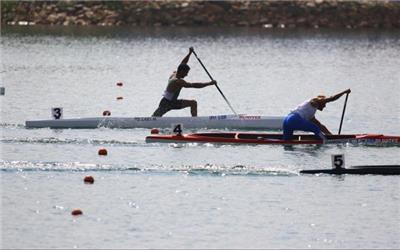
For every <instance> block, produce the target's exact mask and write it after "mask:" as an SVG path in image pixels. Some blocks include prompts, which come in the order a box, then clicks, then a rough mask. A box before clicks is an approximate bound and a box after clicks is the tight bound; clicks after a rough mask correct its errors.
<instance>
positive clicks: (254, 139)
mask: <svg viewBox="0 0 400 250" xmlns="http://www.w3.org/2000/svg"><path fill="white" fill-rule="evenodd" d="M146 142H148V143H151V142H161V143H223V144H267V145H268V144H269V145H297V144H306V145H319V144H323V142H322V141H321V140H319V139H317V138H316V137H315V136H314V135H311V134H298V135H295V136H294V139H293V140H286V141H285V140H282V134H267V133H197V134H186V135H150V136H147V137H146ZM325 143H327V144H337V143H365V144H373V145H381V144H382V145H400V136H387V135H377V134H349V135H329V136H327V141H326V142H325Z"/></svg>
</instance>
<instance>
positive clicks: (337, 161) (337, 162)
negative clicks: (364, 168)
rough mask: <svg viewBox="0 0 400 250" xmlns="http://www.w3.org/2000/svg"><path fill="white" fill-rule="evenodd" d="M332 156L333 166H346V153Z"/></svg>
mask: <svg viewBox="0 0 400 250" xmlns="http://www.w3.org/2000/svg"><path fill="white" fill-rule="evenodd" d="M331 158H332V168H333V169H335V168H344V167H345V164H344V155H331Z"/></svg>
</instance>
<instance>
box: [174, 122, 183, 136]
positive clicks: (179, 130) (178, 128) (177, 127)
mask: <svg viewBox="0 0 400 250" xmlns="http://www.w3.org/2000/svg"><path fill="white" fill-rule="evenodd" d="M174 133H175V134H177V135H181V134H182V125H181V124H177V125H175V127H174Z"/></svg>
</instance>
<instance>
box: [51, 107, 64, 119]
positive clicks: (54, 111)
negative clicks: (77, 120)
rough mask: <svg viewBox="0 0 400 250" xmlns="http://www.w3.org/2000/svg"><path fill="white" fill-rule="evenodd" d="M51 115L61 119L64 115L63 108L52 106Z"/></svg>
mask: <svg viewBox="0 0 400 250" xmlns="http://www.w3.org/2000/svg"><path fill="white" fill-rule="evenodd" d="M51 116H53V118H54V119H55V120H58V119H61V118H62V116H63V108H51Z"/></svg>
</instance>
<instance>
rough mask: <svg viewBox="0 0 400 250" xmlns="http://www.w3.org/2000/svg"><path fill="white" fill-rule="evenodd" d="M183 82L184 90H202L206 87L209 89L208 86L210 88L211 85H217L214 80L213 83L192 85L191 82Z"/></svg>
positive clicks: (195, 83) (194, 83)
mask: <svg viewBox="0 0 400 250" xmlns="http://www.w3.org/2000/svg"><path fill="white" fill-rule="evenodd" d="M181 81H182V82H181V84H182V85H181V86H182V87H183V88H196V89H200V88H204V87H207V86H210V85H214V84H217V81H215V80H212V81H211V82H204V83H201V82H193V83H190V82H186V81H185V80H181Z"/></svg>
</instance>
